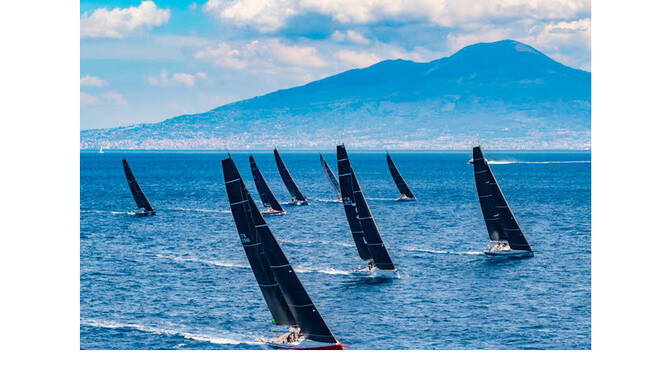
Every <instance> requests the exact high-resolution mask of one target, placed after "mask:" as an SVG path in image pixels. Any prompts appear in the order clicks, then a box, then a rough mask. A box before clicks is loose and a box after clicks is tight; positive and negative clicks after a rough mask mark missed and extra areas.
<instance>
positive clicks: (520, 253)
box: [484, 249, 534, 258]
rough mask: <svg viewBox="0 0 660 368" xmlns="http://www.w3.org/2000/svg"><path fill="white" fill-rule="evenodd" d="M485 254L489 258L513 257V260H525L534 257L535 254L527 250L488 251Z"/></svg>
mask: <svg viewBox="0 0 660 368" xmlns="http://www.w3.org/2000/svg"><path fill="white" fill-rule="evenodd" d="M484 253H485V254H486V255H488V256H494V257H512V258H525V257H534V252H530V251H527V250H514V249H507V250H486V251H484Z"/></svg>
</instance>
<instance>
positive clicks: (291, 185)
mask: <svg viewBox="0 0 660 368" xmlns="http://www.w3.org/2000/svg"><path fill="white" fill-rule="evenodd" d="M273 152H274V153H275V162H276V163H277V170H278V171H279V172H280V176H281V177H282V180H283V181H284V185H285V186H286V189H287V190H288V191H289V194H291V199H292V200H294V201H301V202H307V198H305V196H304V195H303V194H302V193H301V192H300V189H298V186H297V185H296V182H295V181H293V178H292V177H291V174H290V173H289V169H287V168H286V165H284V161H282V158H281V157H280V154H279V153H278V152H277V149H274V150H273Z"/></svg>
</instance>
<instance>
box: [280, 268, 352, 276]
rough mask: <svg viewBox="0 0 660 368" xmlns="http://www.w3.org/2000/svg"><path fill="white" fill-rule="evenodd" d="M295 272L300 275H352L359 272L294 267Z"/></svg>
mask: <svg viewBox="0 0 660 368" xmlns="http://www.w3.org/2000/svg"><path fill="white" fill-rule="evenodd" d="M293 270H294V271H296V272H299V273H309V272H318V273H324V274H326V275H350V274H353V273H357V272H358V271H344V270H337V269H334V268H332V267H327V268H320V269H314V268H306V267H294V268H293Z"/></svg>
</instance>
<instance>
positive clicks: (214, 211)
mask: <svg viewBox="0 0 660 368" xmlns="http://www.w3.org/2000/svg"><path fill="white" fill-rule="evenodd" d="M167 209H168V210H170V211H190V212H204V213H231V211H230V210H209V209H205V208H181V207H176V208H167Z"/></svg>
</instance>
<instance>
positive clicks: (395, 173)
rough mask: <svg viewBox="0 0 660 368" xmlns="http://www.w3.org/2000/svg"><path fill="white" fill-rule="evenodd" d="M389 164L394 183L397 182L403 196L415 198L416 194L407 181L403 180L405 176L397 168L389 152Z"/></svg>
mask: <svg viewBox="0 0 660 368" xmlns="http://www.w3.org/2000/svg"><path fill="white" fill-rule="evenodd" d="M387 166H388V167H389V168H390V174H392V179H394V184H396V187H397V189H399V193H401V196H405V197H406V198H410V199H412V198H415V195H414V194H413V193H412V191H411V190H410V188H409V187H408V184H406V181H405V180H403V176H401V174H400V173H399V170H398V169H397V168H396V165H395V164H394V161H392V157H390V154H389V153H388V154H387Z"/></svg>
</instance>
